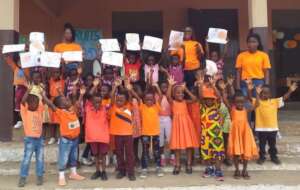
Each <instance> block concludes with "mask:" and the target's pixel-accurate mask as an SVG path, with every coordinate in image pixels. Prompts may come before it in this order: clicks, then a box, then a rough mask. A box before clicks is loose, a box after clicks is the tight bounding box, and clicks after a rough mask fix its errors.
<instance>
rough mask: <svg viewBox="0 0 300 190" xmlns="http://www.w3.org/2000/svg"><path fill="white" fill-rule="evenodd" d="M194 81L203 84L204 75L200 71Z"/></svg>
mask: <svg viewBox="0 0 300 190" xmlns="http://www.w3.org/2000/svg"><path fill="white" fill-rule="evenodd" d="M196 79H197V83H201V84H203V83H204V73H203V72H202V71H200V70H199V71H197V73H196Z"/></svg>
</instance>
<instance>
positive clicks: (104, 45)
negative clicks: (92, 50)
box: [99, 39, 120, 52]
mask: <svg viewBox="0 0 300 190" xmlns="http://www.w3.org/2000/svg"><path fill="white" fill-rule="evenodd" d="M99 42H100V44H101V49H102V51H103V52H105V51H120V46H119V42H118V40H117V39H100V40H99Z"/></svg>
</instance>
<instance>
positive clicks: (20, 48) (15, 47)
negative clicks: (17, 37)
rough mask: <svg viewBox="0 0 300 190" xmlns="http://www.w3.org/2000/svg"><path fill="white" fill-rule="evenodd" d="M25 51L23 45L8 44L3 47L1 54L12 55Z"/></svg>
mask: <svg viewBox="0 0 300 190" xmlns="http://www.w3.org/2000/svg"><path fill="white" fill-rule="evenodd" d="M24 50H25V44H9V45H4V46H3V48H2V53H3V54H5V53H12V52H20V51H24Z"/></svg>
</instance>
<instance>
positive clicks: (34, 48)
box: [29, 41, 45, 53]
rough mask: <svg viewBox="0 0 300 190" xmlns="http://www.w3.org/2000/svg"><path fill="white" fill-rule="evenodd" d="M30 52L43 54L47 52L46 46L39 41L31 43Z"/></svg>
mask: <svg viewBox="0 0 300 190" xmlns="http://www.w3.org/2000/svg"><path fill="white" fill-rule="evenodd" d="M29 51H30V52H32V53H41V52H44V51H45V46H44V44H43V43H42V42H39V41H35V42H31V43H30V44H29Z"/></svg>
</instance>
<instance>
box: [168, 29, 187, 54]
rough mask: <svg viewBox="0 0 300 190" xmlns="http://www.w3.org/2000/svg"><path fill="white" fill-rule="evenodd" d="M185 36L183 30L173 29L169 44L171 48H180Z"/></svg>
mask: <svg viewBox="0 0 300 190" xmlns="http://www.w3.org/2000/svg"><path fill="white" fill-rule="evenodd" d="M183 36H184V33H183V32H179V31H175V30H171V33H170V38H169V46H170V48H169V49H170V50H176V49H178V48H179V47H180V46H181V45H182V43H183Z"/></svg>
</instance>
